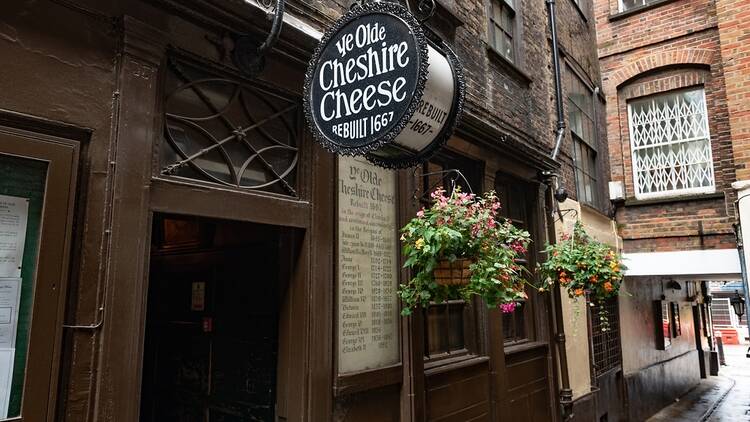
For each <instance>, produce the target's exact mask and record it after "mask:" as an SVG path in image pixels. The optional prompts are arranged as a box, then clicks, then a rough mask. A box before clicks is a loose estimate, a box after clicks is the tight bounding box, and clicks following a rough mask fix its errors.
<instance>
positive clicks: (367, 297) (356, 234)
mask: <svg viewBox="0 0 750 422" xmlns="http://www.w3.org/2000/svg"><path fill="white" fill-rule="evenodd" d="M338 160H339V166H338V167H339V168H338V170H339V177H338V186H337V190H338V248H337V251H338V286H337V290H338V368H339V373H341V374H344V373H351V372H359V371H364V370H370V369H377V368H382V367H386V366H390V365H393V364H396V363H398V362H399V361H400V345H399V330H398V327H399V308H398V306H399V305H398V297H397V295H396V289H397V286H398V257H399V248H398V236H397V233H398V221H397V209H398V201H397V195H396V173H395V172H394V171H393V170H386V169H382V168H379V167H376V166H374V165H372V164H370V163H368V162H367V161H365V160H364V159H363V158H360V157H355V158H352V157H339V159H338Z"/></svg>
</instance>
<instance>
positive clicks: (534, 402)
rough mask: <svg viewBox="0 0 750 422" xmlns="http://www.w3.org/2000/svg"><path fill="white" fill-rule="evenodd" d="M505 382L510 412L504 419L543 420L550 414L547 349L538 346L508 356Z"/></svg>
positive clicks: (535, 421) (549, 417) (548, 418)
mask: <svg viewBox="0 0 750 422" xmlns="http://www.w3.org/2000/svg"><path fill="white" fill-rule="evenodd" d="M506 362H507V367H506V368H507V382H508V404H509V406H507V409H508V410H509V411H510V414H509V415H507V416H506V415H503V416H504V417H503V420H508V421H529V422H532V421H533V422H537V421H538V422H546V421H550V420H552V415H551V414H550V409H551V407H550V405H551V403H550V391H549V381H548V379H547V374H548V369H547V348H546V347H540V348H534V349H529V350H525V351H523V352H519V353H516V354H512V355H508V356H507V357H506Z"/></svg>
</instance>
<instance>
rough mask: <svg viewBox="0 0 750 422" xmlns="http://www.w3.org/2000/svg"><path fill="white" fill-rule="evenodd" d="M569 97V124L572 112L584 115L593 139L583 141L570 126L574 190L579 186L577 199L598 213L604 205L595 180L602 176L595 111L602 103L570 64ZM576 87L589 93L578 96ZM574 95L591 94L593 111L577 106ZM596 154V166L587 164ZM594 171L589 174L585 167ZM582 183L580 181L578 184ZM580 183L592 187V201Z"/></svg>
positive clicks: (567, 93)
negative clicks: (582, 155)
mask: <svg viewBox="0 0 750 422" xmlns="http://www.w3.org/2000/svg"><path fill="white" fill-rule="evenodd" d="M566 78H567V80H566V83H565V85H566V97H567V100H568V101H567V106H568V120H570V117H571V115H572V113H571V111H572V110H573V109H575V110H577V111H578V113H579V114H580V115H581V118H583V119H586V120H588V121H589V122H590V123H591V133H590V134H589V135H590V136H591V139H584V134H583V133H577V132H576V131H575V130H573V124H572V123H570V122H569V124H568V126H569V128H570V129H569V130H570V136H571V139H572V141H573V142H572V148H573V154H572V156H573V169H574V172H575V178H574V181H575V186H576V198H577V199H578V201H579V202H582V203H584V204H587V205H590V206H592V207H594V208H596V209H600V208H601V204H602V202H603V199H602V189H601V187H600V186H599V180H598V178H597V177H596V176H597V173H598V172H599V168H598V167H599V160H598V159H597V155H598V153H599V152H598V143H599V139H598V138H599V126H598V122H597V119H596V108H597V107H598V106H599V102H598V101H597V98H596V96H595V95H594V90H593V89H592V88H591V85H590V84H589V83H588V82H586V80H585V78H584V77H582V76H581V75H580V74H579V72H578V71H576V70H574V69H573V66H572V65H571V63H568V65H567V66H566ZM574 85H575V86H576V87H580V88H582V89H585V91H586V92H579V91H574V89H573V87H574ZM574 93H577V94H581V95H584V94H588V95H589V97H590V98H591V105H590V106H591V108H590V109H589V110H586V109H585V107H584V106H583V105H581V104H578V103H577V101H575V100H574V99H573V95H572V94H574ZM584 148H585V150H586V152H587V153H586V157H581V156H580V155H581V154H579V151H582V150H584ZM592 153H593V156H594V157H593V160H592V161H593V162H592V163H587V162H586V161H584V160H587V159H589V158H590V157H591V154H592ZM587 166H588V167H591V169H589V170H586V167H587ZM579 179H580V180H579ZM581 181H588V182H589V183H591V198H589V197H588V195H587V194H586V193H585V189H586V184H585V183H584V184H583V186H581V183H580V182H581Z"/></svg>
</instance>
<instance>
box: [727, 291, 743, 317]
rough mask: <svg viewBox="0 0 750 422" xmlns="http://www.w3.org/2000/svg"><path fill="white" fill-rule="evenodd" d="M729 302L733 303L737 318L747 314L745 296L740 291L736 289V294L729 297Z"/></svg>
mask: <svg viewBox="0 0 750 422" xmlns="http://www.w3.org/2000/svg"><path fill="white" fill-rule="evenodd" d="M729 303H730V304H732V308H734V313H735V315H737V318H742V315H745V298H744V297H742V295H740V292H738V291H737V290H735V291H734V294H733V295H732V296H731V297H730V298H729Z"/></svg>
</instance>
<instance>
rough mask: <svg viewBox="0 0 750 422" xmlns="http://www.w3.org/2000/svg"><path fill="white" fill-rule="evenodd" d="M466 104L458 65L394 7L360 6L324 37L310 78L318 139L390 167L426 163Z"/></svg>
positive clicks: (307, 98)
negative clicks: (464, 103)
mask: <svg viewBox="0 0 750 422" xmlns="http://www.w3.org/2000/svg"><path fill="white" fill-rule="evenodd" d="M463 98H464V80H463V74H462V72H461V66H460V63H459V61H458V58H457V57H456V55H455V54H454V53H453V51H452V50H451V49H450V47H449V46H448V45H447V44H446V43H445V42H442V41H440V40H436V41H435V42H433V41H431V40H428V39H427V37H426V36H425V32H424V30H423V29H422V27H421V26H420V24H419V22H417V20H416V18H414V16H413V15H412V14H411V13H409V11H408V10H407V9H406V8H404V7H403V6H401V5H399V4H396V3H391V2H370V3H365V4H360V5H356V6H355V7H354V8H352V10H350V11H349V12H348V13H346V14H345V15H344V16H342V17H341V18H340V19H339V20H338V21H336V23H335V24H334V25H333V26H332V27H331V28H330V29H329V30H328V31H327V32H326V33H325V35H324V36H323V38H322V39H321V42H320V44H319V45H318V47H317V49H316V50H315V53H314V54H313V57H312V60H311V61H310V65H309V67H308V69H307V74H306V75H305V93H304V105H305V116H306V118H307V122H308V125H309V127H310V130H311V131H312V133H313V135H314V136H315V139H317V140H318V142H320V143H321V144H322V145H323V146H324V147H325V148H326V149H328V150H329V151H331V152H334V153H337V154H341V155H364V156H366V157H367V159H368V160H369V161H371V162H373V163H374V164H377V165H379V166H382V167H388V168H405V167H411V166H415V165H417V164H419V163H421V162H423V161H425V160H427V159H428V158H429V157H430V156H431V155H432V154H433V153H435V152H436V151H437V150H438V149H439V148H440V147H441V146H442V145H443V144H444V143H445V141H446V140H447V139H448V137H450V135H451V133H452V132H453V129H454V128H455V125H456V122H457V120H458V117H459V114H460V112H461V108H462V107H463Z"/></svg>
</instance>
